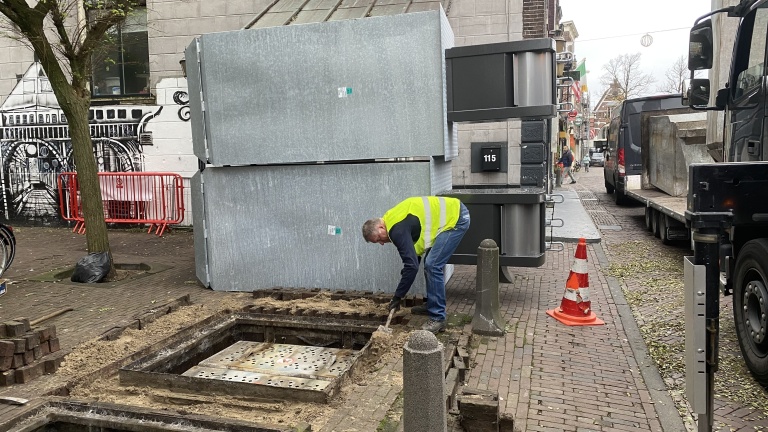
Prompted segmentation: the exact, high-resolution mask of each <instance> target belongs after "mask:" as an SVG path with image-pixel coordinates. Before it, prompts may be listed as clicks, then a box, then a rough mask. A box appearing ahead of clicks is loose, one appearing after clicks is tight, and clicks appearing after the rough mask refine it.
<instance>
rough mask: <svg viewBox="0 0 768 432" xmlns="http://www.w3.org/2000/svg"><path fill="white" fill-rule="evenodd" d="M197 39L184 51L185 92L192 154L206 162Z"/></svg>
mask: <svg viewBox="0 0 768 432" xmlns="http://www.w3.org/2000/svg"><path fill="white" fill-rule="evenodd" d="M199 40H200V39H199V38H195V39H193V40H192V43H190V44H189V46H188V47H187V49H186V50H185V51H184V63H185V68H186V70H187V91H188V92H189V114H190V117H189V119H190V121H189V124H190V126H191V127H192V152H193V153H194V154H195V155H196V156H197V158H198V159H200V160H206V158H207V156H206V154H205V148H206V143H205V138H206V137H205V115H204V113H203V108H202V94H201V90H200V85H201V84H200V83H201V77H200V64H199V63H198V61H197V59H198V54H199V52H198V50H197V43H198V42H199Z"/></svg>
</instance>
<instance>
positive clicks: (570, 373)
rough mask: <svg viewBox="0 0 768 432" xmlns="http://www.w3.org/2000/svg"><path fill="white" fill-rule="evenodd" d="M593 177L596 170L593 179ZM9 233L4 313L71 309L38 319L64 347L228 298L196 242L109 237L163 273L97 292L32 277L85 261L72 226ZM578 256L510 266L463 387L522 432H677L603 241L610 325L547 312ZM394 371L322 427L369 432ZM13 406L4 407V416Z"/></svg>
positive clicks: (465, 277) (454, 294)
mask: <svg viewBox="0 0 768 432" xmlns="http://www.w3.org/2000/svg"><path fill="white" fill-rule="evenodd" d="M595 171H597V172H599V171H600V170H592V171H591V172H590V174H592V173H593V172H595ZM573 186H581V184H577V185H573ZM16 234H17V237H18V239H19V252H18V255H17V258H16V261H15V262H14V265H13V267H12V268H11V269H10V270H9V271H8V272H7V273H6V276H7V277H8V278H9V279H11V280H12V281H13V282H14V283H13V284H11V285H10V287H9V293H8V294H7V295H5V296H3V297H0V317H2V318H4V319H5V318H6V317H7V318H13V317H16V316H25V317H29V318H30V319H34V318H37V317H41V316H44V315H46V314H49V313H51V312H55V311H57V310H60V309H61V308H66V307H72V308H73V309H74V310H73V311H70V312H66V313H64V314H63V315H60V316H58V317H56V318H54V319H51V320H49V321H47V322H46V324H55V325H56V326H57V328H58V329H59V336H60V338H61V344H62V347H64V348H65V349H66V348H67V347H72V346H74V345H76V344H77V343H80V342H83V341H86V340H90V339H93V338H96V337H98V336H99V335H101V334H102V333H104V332H105V331H107V330H109V329H110V328H112V327H114V326H116V325H119V324H120V323H125V322H126V320H130V319H132V318H134V317H136V316H137V315H139V314H141V313H143V312H145V311H147V310H151V309H152V308H153V307H157V305H158V304H163V303H165V302H168V301H172V300H174V299H177V298H179V297H181V296H184V295H189V296H190V298H191V300H192V302H193V303H204V302H216V301H222V300H223V299H225V298H227V297H229V296H231V295H234V293H222V292H216V291H211V290H208V289H205V288H203V287H202V286H201V285H200V284H199V283H198V282H197V279H196V277H195V269H194V253H193V240H192V234H191V233H190V232H186V231H183V230H175V231H173V232H170V233H168V234H166V235H165V236H164V237H162V238H158V237H156V236H154V235H148V234H146V233H145V232H144V231H143V230H142V231H139V230H136V231H123V230H112V231H110V240H111V244H112V248H113V254H114V256H115V260H116V262H118V263H119V262H125V263H128V262H130V263H136V262H151V263H157V264H162V265H163V266H166V267H167V269H165V270H162V271H160V272H158V273H156V274H153V275H150V276H147V277H145V278H142V279H140V280H137V281H136V282H131V283H123V284H120V283H117V284H116V285H114V286H104V287H101V286H98V285H97V286H88V287H83V286H77V285H73V284H67V283H58V284H53V283H48V282H38V281H34V280H31V279H30V277H31V276H34V275H37V274H40V273H43V272H45V271H49V270H52V269H55V268H64V267H68V266H71V265H72V263H73V262H75V261H76V260H77V258H79V257H81V256H83V255H85V250H84V248H85V240H84V238H83V237H82V236H79V235H76V234H72V233H71V232H70V231H69V230H68V229H59V228H27V227H19V228H17V230H16ZM574 252H575V244H566V247H565V249H564V250H563V251H560V252H548V253H547V260H546V263H545V265H544V266H542V267H541V268H534V269H531V268H518V269H515V271H514V274H515V278H514V281H513V282H512V283H510V284H502V286H501V289H500V293H501V295H502V297H501V299H500V300H501V301H500V303H501V307H502V312H503V316H504V319H505V320H506V322H507V330H508V332H507V334H506V335H505V336H504V337H500V338H493V337H474V338H473V340H472V341H471V344H470V345H471V352H472V362H471V370H470V373H469V376H468V379H467V381H466V385H468V386H470V387H475V388H480V389H488V390H492V391H498V392H499V395H500V397H501V402H500V410H501V411H502V412H503V413H504V414H506V415H508V416H511V417H512V418H514V420H515V429H517V430H519V431H555V430H563V431H608V430H617V431H648V430H651V431H661V430H664V431H676V430H684V427H683V425H682V422H681V421H680V418H679V416H677V418H671V417H670V415H669V409H670V408H671V407H672V403H671V398H669V396H668V394H667V393H666V391H665V390H664V389H661V391H660V389H659V388H658V387H659V386H658V382H654V381H653V380H649V379H648V378H647V377H646V376H645V375H646V372H647V370H648V369H653V368H652V367H649V365H648V364H647V360H646V359H645V358H643V357H642V350H643V347H642V346H641V347H640V348H638V346H637V337H638V335H637V331H636V327H634V330H633V326H634V325H635V324H634V321H633V318H632V316H631V312H628V309H627V305H626V302H625V300H624V299H623V297H622V296H621V290H620V289H619V290H617V289H615V287H611V284H610V283H609V281H608V280H607V279H606V278H605V277H604V276H603V275H602V273H601V272H600V271H599V269H600V267H601V266H606V265H607V257H606V253H605V251H604V250H603V246H602V245H601V244H590V245H588V259H589V276H590V288H591V297H592V307H593V309H594V310H595V313H596V314H597V316H598V317H600V318H601V319H602V320H604V321H605V322H606V324H605V325H604V326H596V327H567V326H564V325H562V324H560V323H559V322H557V321H555V320H554V319H552V318H550V317H549V316H547V315H546V314H545V311H546V310H547V309H551V308H554V307H556V306H558V305H559V303H560V301H561V299H562V295H563V290H564V286H565V279H566V277H567V276H568V272H569V269H570V265H571V262H572V260H573V256H574ZM475 272H476V268H475V267H473V266H457V269H456V273H455V274H454V277H453V278H452V279H451V281H450V282H449V284H448V301H449V312H450V313H451V314H453V315H464V316H468V317H471V316H472V314H473V312H474V302H473V298H474V281H475ZM416 323H418V321H417V320H413V321H412V325H415V324H416ZM641 342H642V341H641ZM401 369H402V363H401V362H396V363H393V364H389V365H386V366H385V367H384V368H382V369H381V370H380V371H378V372H377V374H378V375H379V376H380V377H382V378H383V379H382V380H380V382H385V381H384V379H387V381H386V384H385V385H378V386H369V388H360V389H357V390H356V391H357V392H358V393H357V395H358V397H357V399H358V401H359V403H358V404H357V405H356V406H351V407H347V408H344V409H340V410H339V411H338V412H337V413H336V415H335V416H334V417H333V418H332V420H331V421H330V422H329V423H328V424H327V425H326V426H325V427H324V428H323V429H322V430H324V431H346V430H349V431H353V430H360V431H366V430H368V431H370V430H375V425H377V424H378V422H379V421H380V420H381V419H382V416H383V413H385V412H386V409H388V408H389V406H390V405H391V404H392V403H393V402H394V400H395V399H396V397H397V395H398V394H399V393H400V391H401V389H402V384H401V383H392V382H391V381H392V380H391V377H392V376H393V374H394V375H397V374H398V373H399V372H401ZM652 372H653V371H650V373H651V375H652ZM656 374H657V375H658V372H656ZM45 378H46V377H42V378H40V379H45ZM648 382H650V383H653V385H652V386H650V387H653V388H649V385H648V384H647V383H648ZM25 386H26V385H21V386H18V385H17V386H12V387H11V388H10V389H5V390H4V389H2V388H0V396H2V395H3V394H11V393H13V394H19V393H21V394H28V393H29V390H27V392H25V391H24V390H25ZM661 387H663V384H662V385H661ZM15 409H16V408H14V407H12V406H7V405H6V406H4V405H0V420H2V418H3V416H6V417H7V416H9V415H12V414H13V411H14V410H15ZM675 414H676V413H675ZM351 418H354V419H355V420H354V421H351V420H350V419H351Z"/></svg>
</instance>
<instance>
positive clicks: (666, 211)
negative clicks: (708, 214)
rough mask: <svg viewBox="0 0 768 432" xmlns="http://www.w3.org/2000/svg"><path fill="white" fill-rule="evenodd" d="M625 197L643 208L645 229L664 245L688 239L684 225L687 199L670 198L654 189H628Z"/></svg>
mask: <svg viewBox="0 0 768 432" xmlns="http://www.w3.org/2000/svg"><path fill="white" fill-rule="evenodd" d="M626 195H627V197H629V198H631V199H633V200H635V201H637V202H639V203H641V204H643V205H644V206H645V227H646V228H647V229H648V230H649V231H651V232H653V234H654V235H655V236H656V237H658V238H660V239H661V240H662V241H663V242H664V243H665V244H666V243H669V242H671V241H674V240H689V239H690V237H691V236H690V230H689V229H688V228H687V227H686V225H685V210H686V206H687V197H685V196H672V195H669V194H667V193H666V192H662V191H661V190H659V189H656V188H648V189H628V190H627V191H626Z"/></svg>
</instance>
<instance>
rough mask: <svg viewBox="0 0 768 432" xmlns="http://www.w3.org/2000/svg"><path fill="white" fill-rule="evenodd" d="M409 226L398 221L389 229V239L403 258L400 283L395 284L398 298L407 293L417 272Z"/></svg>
mask: <svg viewBox="0 0 768 432" xmlns="http://www.w3.org/2000/svg"><path fill="white" fill-rule="evenodd" d="M414 219H415V218H414ZM404 222H405V221H404ZM417 223H418V222H417ZM411 228H412V227H411V226H410V225H409V224H408V223H403V222H400V223H397V224H395V226H393V227H392V229H390V230H389V239H390V240H391V241H392V244H394V245H395V246H396V247H397V251H398V252H399V253H400V258H402V260H403V270H402V271H401V272H400V283H399V284H397V289H396V290H395V295H396V296H397V297H400V298H403V297H405V295H406V294H408V290H410V289H411V285H413V281H414V280H416V274H417V273H418V272H419V257H418V255H416V249H415V248H414V247H413V237H412V236H411Z"/></svg>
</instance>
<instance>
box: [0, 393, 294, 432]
mask: <svg viewBox="0 0 768 432" xmlns="http://www.w3.org/2000/svg"><path fill="white" fill-rule="evenodd" d="M0 430H7V431H10V432H53V431H59V432H62V431H65V432H81V431H82V432H124V431H125V432H128V431H152V432H165V431H177V432H178V431H197V432H208V431H210V432H214V431H227V432H287V431H291V430H295V429H293V428H289V427H287V426H273V425H258V424H254V423H252V422H244V421H238V420H232V419H227V420H224V421H222V420H221V419H218V418H211V417H208V416H201V415H190V414H185V415H184V416H181V415H176V414H171V413H168V412H163V411H158V410H151V409H145V408H138V407H130V406H125V405H116V404H94V403H86V402H77V401H74V402H73V401H59V400H54V401H49V402H46V403H45V404H42V405H40V406H38V407H36V408H33V409H30V410H27V412H25V413H24V414H22V415H20V416H18V417H17V418H15V419H14V420H12V421H11V422H10V423H6V424H0Z"/></svg>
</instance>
